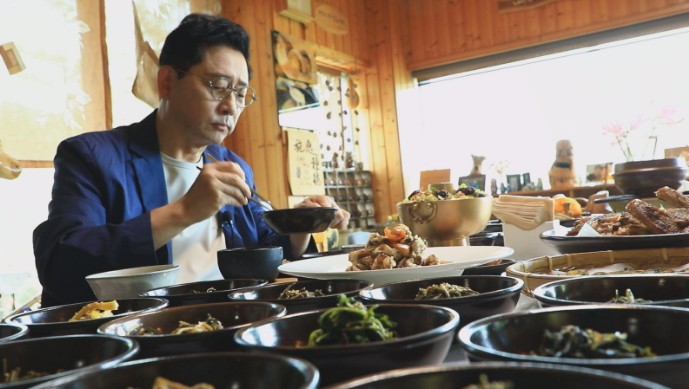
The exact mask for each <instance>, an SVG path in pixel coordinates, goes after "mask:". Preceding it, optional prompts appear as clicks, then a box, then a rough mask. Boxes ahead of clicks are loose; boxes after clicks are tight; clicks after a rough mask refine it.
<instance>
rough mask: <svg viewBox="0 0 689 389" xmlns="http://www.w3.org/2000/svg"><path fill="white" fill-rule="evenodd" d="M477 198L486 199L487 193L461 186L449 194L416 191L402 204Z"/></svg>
mask: <svg viewBox="0 0 689 389" xmlns="http://www.w3.org/2000/svg"><path fill="white" fill-rule="evenodd" d="M476 197H486V193H485V192H484V191H482V190H480V189H476V188H474V187H473V186H470V185H467V184H461V185H459V188H457V190H456V191H454V192H448V191H447V190H444V189H440V190H435V189H428V190H415V191H413V192H412V193H411V194H410V195H409V196H408V197H407V198H406V199H404V200H402V203H418V202H423V201H439V200H453V199H466V198H476Z"/></svg>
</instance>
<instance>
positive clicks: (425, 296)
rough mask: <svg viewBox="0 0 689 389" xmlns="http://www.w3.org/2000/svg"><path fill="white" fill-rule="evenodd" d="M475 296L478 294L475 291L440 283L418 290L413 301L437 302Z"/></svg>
mask: <svg viewBox="0 0 689 389" xmlns="http://www.w3.org/2000/svg"><path fill="white" fill-rule="evenodd" d="M477 294H479V293H478V292H477V291H475V290H473V289H471V288H469V287H466V286H461V285H455V284H450V283H448V282H442V283H440V284H433V285H431V286H428V287H426V288H419V291H418V292H417V293H416V297H414V300H438V299H447V298H454V297H466V296H475V295H477Z"/></svg>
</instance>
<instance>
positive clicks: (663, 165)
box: [613, 157, 689, 198]
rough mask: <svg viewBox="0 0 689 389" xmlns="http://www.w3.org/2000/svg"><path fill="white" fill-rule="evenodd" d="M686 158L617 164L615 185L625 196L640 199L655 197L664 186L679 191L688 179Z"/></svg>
mask: <svg viewBox="0 0 689 389" xmlns="http://www.w3.org/2000/svg"><path fill="white" fill-rule="evenodd" d="M687 172H689V168H687V162H686V160H685V159H684V158H681V157H678V158H663V159H652V160H648V161H632V162H624V163H618V164H615V174H614V175H613V178H614V179H615V185H617V186H618V187H619V188H620V189H621V190H622V192H624V193H625V194H632V195H635V196H636V197H638V198H644V197H655V194H654V192H655V191H656V190H658V189H659V188H662V187H664V186H669V187H670V188H673V189H677V188H679V187H680V186H681V185H682V182H683V181H684V180H686V179H687Z"/></svg>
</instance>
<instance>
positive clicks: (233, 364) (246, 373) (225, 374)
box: [36, 352, 318, 389]
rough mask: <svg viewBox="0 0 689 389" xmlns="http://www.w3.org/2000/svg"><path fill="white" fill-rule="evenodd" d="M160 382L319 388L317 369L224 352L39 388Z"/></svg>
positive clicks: (140, 364)
mask: <svg viewBox="0 0 689 389" xmlns="http://www.w3.org/2000/svg"><path fill="white" fill-rule="evenodd" d="M158 377H163V378H165V379H167V380H171V381H174V382H176V383H181V384H183V385H187V386H185V387H192V386H194V385H196V384H199V383H206V384H210V385H213V387H215V388H281V389H315V388H316V387H317V385H318V370H316V368H315V367H314V366H313V365H312V364H311V363H309V362H307V361H304V360H301V359H297V358H290V357H285V356H281V355H271V354H247V353H238V352H224V353H203V354H190V355H178V356H172V357H163V358H150V359H145V360H136V361H130V362H127V363H123V364H120V365H118V366H115V367H113V368H110V369H105V370H99V371H94V372H87V373H83V374H81V373H80V374H74V375H70V376H68V377H64V378H61V379H59V380H54V381H50V382H47V383H45V384H44V385H41V386H38V387H37V388H36V389H49V388H50V389H53V388H62V389H77V388H78V389H82V388H99V389H124V388H152V387H153V382H154V381H155V380H156V378H158ZM166 387H167V386H166ZM170 387H172V386H170ZM194 387H195V386H194Z"/></svg>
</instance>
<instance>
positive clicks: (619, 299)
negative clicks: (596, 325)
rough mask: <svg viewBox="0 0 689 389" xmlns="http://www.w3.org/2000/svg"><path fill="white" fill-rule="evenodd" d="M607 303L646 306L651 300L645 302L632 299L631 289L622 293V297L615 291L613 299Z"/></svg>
mask: <svg viewBox="0 0 689 389" xmlns="http://www.w3.org/2000/svg"><path fill="white" fill-rule="evenodd" d="M607 302H608V303H621V304H648V303H651V302H652V301H651V300H645V299H640V298H636V297H634V293H632V290H631V289H627V290H625V292H624V296H620V293H619V291H618V290H617V289H615V297H613V298H612V299H610V300H608V301H607Z"/></svg>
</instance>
